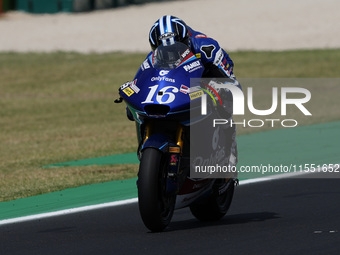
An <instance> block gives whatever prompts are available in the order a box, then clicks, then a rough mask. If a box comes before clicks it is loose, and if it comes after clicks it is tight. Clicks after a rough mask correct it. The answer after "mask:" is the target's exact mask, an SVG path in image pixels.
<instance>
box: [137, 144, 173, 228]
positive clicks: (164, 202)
mask: <svg viewBox="0 0 340 255" xmlns="http://www.w3.org/2000/svg"><path fill="white" fill-rule="evenodd" d="M163 155H164V154H163V153H162V152H160V151H158V150H156V149H154V148H146V149H145V150H144V151H143V154H142V157H141V161H140V166H139V172H138V205H139V212H140V215H141V217H142V220H143V222H144V224H145V226H146V227H147V228H148V229H150V230H151V231H153V232H159V231H162V230H164V228H166V226H168V224H169V223H170V220H171V218H172V215H173V212H174V208H175V200H176V196H175V195H170V194H167V192H166V183H167V160H166V158H165V157H164V156H163Z"/></svg>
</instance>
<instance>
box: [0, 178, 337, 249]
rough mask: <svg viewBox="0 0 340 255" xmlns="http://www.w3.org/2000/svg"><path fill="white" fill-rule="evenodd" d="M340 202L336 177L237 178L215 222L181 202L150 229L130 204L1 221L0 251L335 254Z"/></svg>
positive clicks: (134, 206)
mask: <svg viewBox="0 0 340 255" xmlns="http://www.w3.org/2000/svg"><path fill="white" fill-rule="evenodd" d="M339 202H340V179H318V178H310V179H295V178H294V179H292V178H289V179H280V180H273V181H268V182H262V183H254V184H247V185H240V186H238V187H237V189H236V190H235V196H234V201H233V203H232V206H231V208H230V210H229V212H228V214H227V215H226V216H225V217H224V218H223V219H222V220H220V221H218V222H212V223H201V222H199V221H197V220H196V219H194V218H193V216H192V215H191V213H190V211H189V209H188V208H185V209H181V210H177V211H175V214H174V217H173V220H172V222H171V224H170V225H169V227H168V228H167V229H166V231H165V232H163V233H150V232H149V231H148V230H147V229H146V228H145V227H144V225H143V224H142V221H141V219H140V216H139V212H138V205H137V203H134V204H129V205H124V206H119V207H112V208H106V209H101V210H94V211H89V212H82V213H76V214H70V215H65V216H59V217H53V218H46V219H40V220H35V221H29V222H23V223H16V224H8V225H3V226H0V254H1V255H7V254H20V255H22V254H29V255H30V254H220V253H223V254H308V255H310V254H340V233H339V230H340V203H339Z"/></svg>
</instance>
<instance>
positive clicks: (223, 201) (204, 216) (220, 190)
mask: <svg viewBox="0 0 340 255" xmlns="http://www.w3.org/2000/svg"><path fill="white" fill-rule="evenodd" d="M234 187H235V181H234V180H233V179H230V180H229V181H228V182H225V180H224V179H217V180H216V182H215V183H214V187H213V189H214V190H213V193H212V194H211V195H210V196H209V197H207V198H204V199H201V200H199V201H197V202H195V203H193V204H192V205H190V211H191V213H192V214H193V215H194V216H195V217H196V218H197V219H198V220H200V221H216V220H219V219H221V218H222V217H223V216H224V215H225V214H226V213H227V211H228V209H229V207H230V205H231V202H232V199H233V195H234Z"/></svg>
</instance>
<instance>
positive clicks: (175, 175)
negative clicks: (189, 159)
mask: <svg viewBox="0 0 340 255" xmlns="http://www.w3.org/2000/svg"><path fill="white" fill-rule="evenodd" d="M144 125H145V126H144V130H143V131H144V132H143V133H141V137H142V136H143V139H141V140H142V141H143V142H142V143H140V146H139V151H140V153H139V154H141V153H142V151H143V149H145V148H147V147H153V148H155V149H158V150H160V151H161V152H162V153H163V157H164V164H165V165H166V168H167V179H166V193H168V194H177V193H178V191H179V190H180V187H181V186H182V184H183V182H184V180H183V179H184V178H185V177H186V176H183V171H180V169H183V168H180V164H181V161H182V160H181V159H182V155H183V145H184V141H183V135H184V133H183V130H184V128H183V126H182V125H181V124H178V125H177V129H176V135H175V137H173V138H170V137H168V136H166V135H163V134H159V133H157V132H156V131H155V130H156V128H155V125H157V123H156V122H153V121H150V122H148V123H145V124H144Z"/></svg>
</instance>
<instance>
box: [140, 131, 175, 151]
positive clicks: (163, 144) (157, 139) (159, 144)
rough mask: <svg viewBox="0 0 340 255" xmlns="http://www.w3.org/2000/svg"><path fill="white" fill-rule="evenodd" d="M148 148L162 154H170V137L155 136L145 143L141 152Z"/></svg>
mask: <svg viewBox="0 0 340 255" xmlns="http://www.w3.org/2000/svg"><path fill="white" fill-rule="evenodd" d="M146 148H155V149H157V150H160V151H161V152H164V153H165V152H168V150H169V137H167V136H166V135H164V134H153V135H151V136H150V137H148V139H147V140H146V141H145V142H144V144H143V145H142V148H141V151H143V150H144V149H146Z"/></svg>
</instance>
